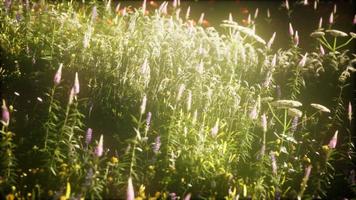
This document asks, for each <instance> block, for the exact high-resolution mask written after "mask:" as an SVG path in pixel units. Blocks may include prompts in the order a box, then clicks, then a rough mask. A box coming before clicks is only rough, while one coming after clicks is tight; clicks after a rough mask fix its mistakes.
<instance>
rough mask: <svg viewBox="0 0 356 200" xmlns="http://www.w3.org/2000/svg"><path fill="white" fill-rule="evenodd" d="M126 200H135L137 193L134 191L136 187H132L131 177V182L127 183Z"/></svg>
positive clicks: (130, 179)
mask: <svg viewBox="0 0 356 200" xmlns="http://www.w3.org/2000/svg"><path fill="white" fill-rule="evenodd" d="M126 200H135V191H134V187H133V185H132V178H131V176H130V177H129V180H128V181H127V191H126Z"/></svg>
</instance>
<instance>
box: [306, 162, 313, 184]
mask: <svg viewBox="0 0 356 200" xmlns="http://www.w3.org/2000/svg"><path fill="white" fill-rule="evenodd" d="M311 169H312V166H311V165H309V166H308V167H307V168H305V173H304V179H305V182H307V181H308V180H309V177H310V172H311Z"/></svg>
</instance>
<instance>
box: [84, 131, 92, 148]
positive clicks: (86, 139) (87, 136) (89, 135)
mask: <svg viewBox="0 0 356 200" xmlns="http://www.w3.org/2000/svg"><path fill="white" fill-rule="evenodd" d="M92 136H93V129H91V128H88V130H87V133H86V134H85V144H86V145H89V143H90V142H91V139H92Z"/></svg>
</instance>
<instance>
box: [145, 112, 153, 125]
mask: <svg viewBox="0 0 356 200" xmlns="http://www.w3.org/2000/svg"><path fill="white" fill-rule="evenodd" d="M151 118H152V113H151V112H148V113H147V118H146V126H147V127H150V125H151Z"/></svg>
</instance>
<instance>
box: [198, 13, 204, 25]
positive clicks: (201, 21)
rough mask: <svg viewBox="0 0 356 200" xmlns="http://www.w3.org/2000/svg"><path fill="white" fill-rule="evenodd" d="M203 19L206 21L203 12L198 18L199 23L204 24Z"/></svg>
mask: <svg viewBox="0 0 356 200" xmlns="http://www.w3.org/2000/svg"><path fill="white" fill-rule="evenodd" d="M203 21H204V13H201V14H200V18H199V20H198V24H200V25H201V24H203Z"/></svg>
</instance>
